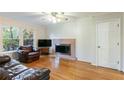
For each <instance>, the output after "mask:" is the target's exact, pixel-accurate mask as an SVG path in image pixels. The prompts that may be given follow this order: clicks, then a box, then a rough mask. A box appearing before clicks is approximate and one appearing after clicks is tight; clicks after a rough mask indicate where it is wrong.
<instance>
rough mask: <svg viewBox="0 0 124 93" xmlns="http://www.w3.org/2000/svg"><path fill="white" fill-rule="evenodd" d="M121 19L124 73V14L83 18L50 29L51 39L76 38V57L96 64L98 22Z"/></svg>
mask: <svg viewBox="0 0 124 93" xmlns="http://www.w3.org/2000/svg"><path fill="white" fill-rule="evenodd" d="M114 18H120V19H121V66H122V68H121V69H122V70H123V71H124V13H111V14H107V15H103V16H97V17H92V18H82V19H78V20H77V21H74V22H71V23H66V24H55V25H51V26H49V27H48V35H49V36H50V38H75V39H76V56H77V58H78V59H79V60H82V61H87V62H91V63H92V64H95V63H96V21H106V20H109V19H114Z"/></svg>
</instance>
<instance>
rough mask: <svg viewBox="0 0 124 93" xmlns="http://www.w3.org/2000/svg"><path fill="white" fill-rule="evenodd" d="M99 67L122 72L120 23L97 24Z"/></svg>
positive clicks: (115, 21)
mask: <svg viewBox="0 0 124 93" xmlns="http://www.w3.org/2000/svg"><path fill="white" fill-rule="evenodd" d="M97 63H98V66H103V67H109V68H113V69H118V70H120V21H119V20H113V21H110V22H104V23H98V24H97Z"/></svg>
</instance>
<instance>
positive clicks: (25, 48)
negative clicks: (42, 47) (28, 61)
mask: <svg viewBox="0 0 124 93" xmlns="http://www.w3.org/2000/svg"><path fill="white" fill-rule="evenodd" d="M20 49H21V50H24V51H26V52H32V51H33V47H32V46H21V47H20Z"/></svg>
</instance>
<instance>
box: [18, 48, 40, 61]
mask: <svg viewBox="0 0 124 93" xmlns="http://www.w3.org/2000/svg"><path fill="white" fill-rule="evenodd" d="M17 53H18V59H19V61H20V62H24V63H27V62H32V61H36V60H38V59H39V57H40V50H39V49H34V48H33V47H32V46H20V47H19V48H18V50H17Z"/></svg>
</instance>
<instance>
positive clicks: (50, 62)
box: [26, 57, 124, 80]
mask: <svg viewBox="0 0 124 93" xmlns="http://www.w3.org/2000/svg"><path fill="white" fill-rule="evenodd" d="M26 65H27V66H29V67H38V68H42V67H46V68H49V69H50V70H51V74H50V79H51V80H123V79H124V72H120V71H116V70H112V69H109V68H103V67H96V66H93V65H90V64H89V63H86V62H79V61H71V60H65V59H60V60H59V59H58V58H54V57H41V58H40V60H38V61H35V62H32V63H28V64H26Z"/></svg>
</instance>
